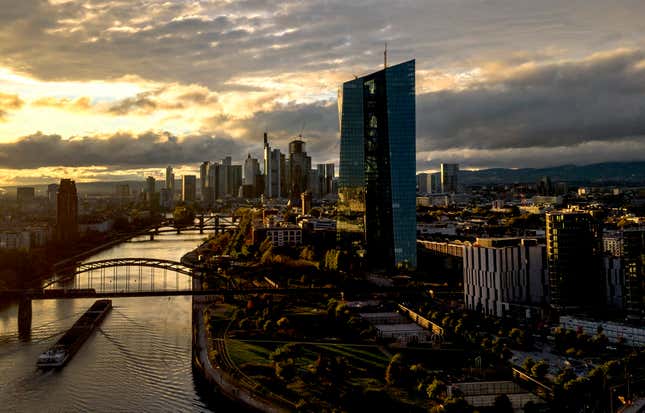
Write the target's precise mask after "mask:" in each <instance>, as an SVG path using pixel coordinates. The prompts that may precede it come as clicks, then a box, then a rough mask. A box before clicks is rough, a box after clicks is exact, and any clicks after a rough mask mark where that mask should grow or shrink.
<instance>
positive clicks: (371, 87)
mask: <svg viewBox="0 0 645 413" xmlns="http://www.w3.org/2000/svg"><path fill="white" fill-rule="evenodd" d="M365 87H366V88H367V91H368V92H369V94H370V95H374V94H376V82H375V81H374V79H372V80H368V81H367V82H365Z"/></svg>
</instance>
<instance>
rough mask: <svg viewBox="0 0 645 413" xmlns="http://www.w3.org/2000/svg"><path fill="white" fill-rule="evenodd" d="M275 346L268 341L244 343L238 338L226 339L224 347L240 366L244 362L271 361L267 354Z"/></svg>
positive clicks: (266, 362)
mask: <svg viewBox="0 0 645 413" xmlns="http://www.w3.org/2000/svg"><path fill="white" fill-rule="evenodd" d="M275 347H276V346H275V345H272V344H270V343H267V344H265V345H258V344H255V343H245V342H243V341H240V340H232V339H228V340H226V348H227V350H228V354H229V355H230V356H231V359H232V360H233V362H234V363H235V364H237V365H238V366H240V365H241V364H244V363H260V364H268V363H271V360H269V354H270V353H271V352H272V351H273V350H274V348H275Z"/></svg>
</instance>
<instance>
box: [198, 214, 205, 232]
mask: <svg viewBox="0 0 645 413" xmlns="http://www.w3.org/2000/svg"><path fill="white" fill-rule="evenodd" d="M199 233H200V234H203V233H204V216H203V215H202V216H200V217H199Z"/></svg>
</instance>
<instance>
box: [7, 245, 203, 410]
mask: <svg viewBox="0 0 645 413" xmlns="http://www.w3.org/2000/svg"><path fill="white" fill-rule="evenodd" d="M203 237H204V235H199V234H182V235H176V234H162V235H159V236H157V237H156V238H155V241H149V240H146V237H141V238H139V239H135V240H133V242H127V243H123V244H120V245H117V246H115V247H113V248H110V249H109V250H106V251H103V252H101V253H99V254H96V255H94V256H92V257H90V258H88V261H95V260H101V259H109V258H117V257H149V258H162V259H168V260H179V258H180V257H181V255H182V254H184V253H185V252H186V251H188V250H190V249H192V248H194V247H195V246H196V245H197V244H198V243H199V242H200V240H201V239H202V238H203ZM122 276H123V273H121V272H119V273H118V277H119V284H120V283H121V282H122V281H124V280H123V279H122V278H121V277H122ZM180 277H183V279H180V282H185V283H187V285H189V283H190V279H189V277H186V276H183V275H181V276H180ZM171 278H172V280H173V281H174V274H171V273H170V272H168V273H167V280H168V281H169V280H170V279H171ZM80 279H81V280H83V279H82V277H81V278H80ZM153 280H154V281H153V285H154V287H155V288H162V283H163V274H156V273H155V274H153ZM156 280H159V283H160V284H159V285H157V281H156ZM81 282H83V281H81ZM85 282H87V281H85ZM91 282H92V283H94V280H92V281H91ZM93 301H94V300H91V299H67V300H35V301H33V302H32V328H31V334H30V338H29V340H28V341H20V339H19V335H18V303H11V304H9V305H6V304H5V305H4V307H0V372H2V374H0V389H2V391H0V406H2V407H1V408H0V410H3V411H37V410H43V409H44V410H46V411H155V412H156V411H200V412H201V411H209V408H208V407H207V406H206V404H205V402H204V401H203V400H202V399H201V398H200V396H199V394H198V389H197V386H196V385H195V383H194V381H193V376H192V371H191V302H192V301H191V298H190V297H147V298H119V299H114V300H113V304H114V309H113V311H112V312H111V313H110V314H109V315H108V317H107V318H106V319H105V321H104V323H103V324H102V325H101V327H100V329H97V331H95V332H94V333H93V334H92V336H91V337H90V338H89V339H88V340H87V342H86V343H85V345H84V346H83V347H82V348H81V349H80V350H79V351H78V353H77V354H76V355H75V356H74V358H73V359H72V360H71V361H70V363H69V364H68V365H67V366H66V367H65V368H64V369H62V370H60V371H45V372H44V371H40V370H38V369H36V365H35V362H36V359H37V357H38V355H39V354H40V353H41V352H42V351H44V350H46V349H47V348H48V347H49V346H51V345H52V344H53V343H54V342H56V340H57V339H58V338H59V337H60V336H61V335H62V334H63V333H64V332H65V331H66V330H67V329H68V328H69V327H70V326H71V325H72V324H73V323H74V322H75V321H76V319H78V317H79V316H80V315H81V314H82V313H83V312H84V311H85V310H86V309H87V308H88V307H89V306H90V305H91V304H92V303H93Z"/></svg>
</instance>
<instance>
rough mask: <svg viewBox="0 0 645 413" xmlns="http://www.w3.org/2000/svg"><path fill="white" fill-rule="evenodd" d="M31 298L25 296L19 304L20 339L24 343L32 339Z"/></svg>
mask: <svg viewBox="0 0 645 413" xmlns="http://www.w3.org/2000/svg"><path fill="white" fill-rule="evenodd" d="M31 317H32V313H31V298H29V297H27V296H23V297H21V298H20V303H19V304H18V337H19V338H20V340H22V341H29V339H30V338H31Z"/></svg>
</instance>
